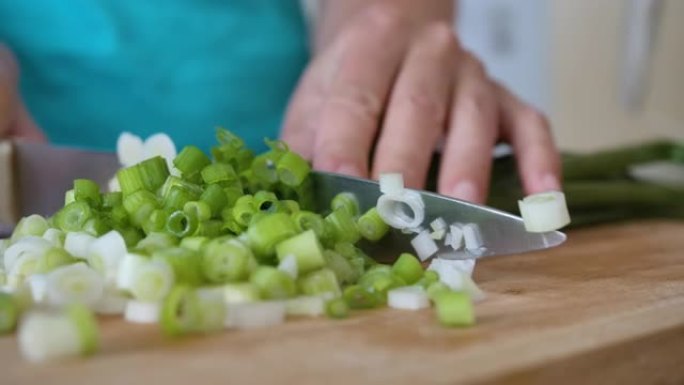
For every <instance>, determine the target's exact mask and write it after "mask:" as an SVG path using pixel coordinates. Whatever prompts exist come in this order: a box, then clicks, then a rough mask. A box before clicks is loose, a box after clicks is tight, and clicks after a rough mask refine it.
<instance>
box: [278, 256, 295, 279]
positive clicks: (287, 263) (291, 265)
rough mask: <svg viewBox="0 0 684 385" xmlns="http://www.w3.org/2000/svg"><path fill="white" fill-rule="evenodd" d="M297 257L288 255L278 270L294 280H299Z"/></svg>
mask: <svg viewBox="0 0 684 385" xmlns="http://www.w3.org/2000/svg"><path fill="white" fill-rule="evenodd" d="M297 269H298V267H297V257H295V255H294V254H288V255H286V256H285V258H283V260H282V261H280V263H279V264H278V270H281V271H284V272H286V273H287V274H288V275H289V276H290V277H292V278H293V279H297V275H298V270H297Z"/></svg>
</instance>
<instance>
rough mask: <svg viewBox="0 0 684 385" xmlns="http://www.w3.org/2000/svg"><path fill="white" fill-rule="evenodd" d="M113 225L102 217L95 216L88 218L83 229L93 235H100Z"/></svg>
mask: <svg viewBox="0 0 684 385" xmlns="http://www.w3.org/2000/svg"><path fill="white" fill-rule="evenodd" d="M111 229H112V228H111V226H110V225H109V224H108V223H107V221H105V220H104V219H102V218H100V217H93V218H90V219H88V221H87V222H86V223H85V225H83V231H85V232H86V233H88V234H91V235H93V236H96V237H97V236H100V235H102V234H104V233H106V232H107V231H109V230H111Z"/></svg>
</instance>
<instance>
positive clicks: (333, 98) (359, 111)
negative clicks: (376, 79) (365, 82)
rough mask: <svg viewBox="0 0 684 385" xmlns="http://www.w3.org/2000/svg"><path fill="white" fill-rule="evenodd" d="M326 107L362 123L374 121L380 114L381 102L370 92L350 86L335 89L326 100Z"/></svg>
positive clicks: (356, 86) (359, 87)
mask: <svg viewBox="0 0 684 385" xmlns="http://www.w3.org/2000/svg"><path fill="white" fill-rule="evenodd" d="M328 106H329V107H332V108H334V109H337V110H342V111H344V112H347V113H349V114H352V115H354V116H356V117H358V118H360V119H362V120H364V121H367V120H372V121H375V120H377V119H379V118H380V114H381V112H382V101H381V100H380V99H379V98H378V97H377V96H376V95H375V94H374V93H373V92H372V91H371V90H369V89H367V88H366V87H362V86H358V85H352V84H347V85H345V86H341V87H337V89H336V90H335V91H333V92H332V93H331V94H330V96H329V98H328Z"/></svg>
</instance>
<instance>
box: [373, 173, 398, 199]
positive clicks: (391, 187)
mask: <svg viewBox="0 0 684 385" xmlns="http://www.w3.org/2000/svg"><path fill="white" fill-rule="evenodd" d="M378 182H379V183H380V192H381V193H383V194H388V195H400V194H401V193H402V192H403V191H404V176H403V175H402V174H400V173H384V174H380V177H379V178H378Z"/></svg>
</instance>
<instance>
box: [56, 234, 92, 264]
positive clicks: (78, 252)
mask: <svg viewBox="0 0 684 385" xmlns="http://www.w3.org/2000/svg"><path fill="white" fill-rule="evenodd" d="M95 239H96V238H95V237H93V236H92V235H90V234H88V233H85V232H80V231H74V232H69V233H67V235H66V238H65V239H64V250H66V251H67V253H69V254H71V255H72V256H74V257H76V258H81V259H86V258H88V252H89V251H90V245H92V243H93V242H95Z"/></svg>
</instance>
